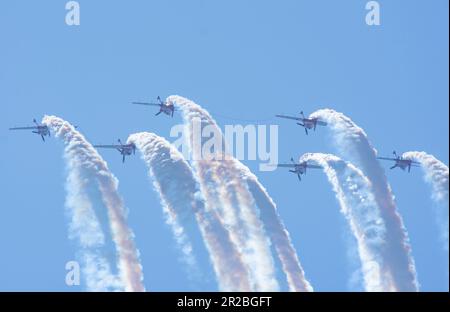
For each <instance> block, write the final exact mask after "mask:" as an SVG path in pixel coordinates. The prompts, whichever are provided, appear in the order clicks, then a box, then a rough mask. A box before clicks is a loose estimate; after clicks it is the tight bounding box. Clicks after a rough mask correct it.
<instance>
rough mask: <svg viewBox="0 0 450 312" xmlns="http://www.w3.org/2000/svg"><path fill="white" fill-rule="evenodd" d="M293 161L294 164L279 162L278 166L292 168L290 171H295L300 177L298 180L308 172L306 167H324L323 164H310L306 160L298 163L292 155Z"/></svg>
mask: <svg viewBox="0 0 450 312" xmlns="http://www.w3.org/2000/svg"><path fill="white" fill-rule="evenodd" d="M291 162H292V164H278V165H277V167H280V168H292V169H290V170H289V172H292V173H295V174H296V175H297V177H298V180H299V181H301V180H302V177H301V175H302V174H306V169H307V168H310V169H322V166H318V165H312V164H308V163H307V162H306V161H302V162H300V163H296V162H295V161H294V158H292V157H291Z"/></svg>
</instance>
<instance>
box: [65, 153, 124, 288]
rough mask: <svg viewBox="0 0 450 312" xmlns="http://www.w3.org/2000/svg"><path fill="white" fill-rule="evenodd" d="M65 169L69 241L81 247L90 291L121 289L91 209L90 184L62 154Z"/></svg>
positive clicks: (87, 285) (71, 161)
mask: <svg viewBox="0 0 450 312" xmlns="http://www.w3.org/2000/svg"><path fill="white" fill-rule="evenodd" d="M65 159H66V163H67V169H68V177H67V180H66V190H67V197H66V202H65V206H66V208H67V210H68V214H69V216H70V219H71V222H70V224H69V238H70V239H72V240H77V241H78V244H79V246H80V251H79V252H78V253H79V257H80V258H81V260H82V262H83V265H82V271H83V274H84V275H85V278H86V289H87V290H89V291H119V290H123V284H122V282H121V281H120V279H119V278H118V277H117V276H116V275H115V274H113V273H112V272H111V265H110V263H109V262H108V260H107V257H106V253H107V252H105V235H104V232H103V229H102V228H101V225H100V223H99V220H98V218H97V216H96V213H95V210H94V208H93V204H92V200H91V198H90V197H89V195H88V194H87V192H86V190H87V188H89V181H88V180H87V179H86V178H85V177H84V176H83V174H82V173H81V171H82V170H81V168H80V167H79V166H77V165H76V163H75V162H74V161H73V159H72V158H71V157H69V156H68V154H67V153H65Z"/></svg>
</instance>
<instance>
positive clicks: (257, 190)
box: [236, 162, 313, 291]
mask: <svg viewBox="0 0 450 312" xmlns="http://www.w3.org/2000/svg"><path fill="white" fill-rule="evenodd" d="M236 166H237V167H238V169H239V170H240V171H241V177H242V179H243V180H244V181H246V183H247V185H248V188H249V190H250V192H251V194H252V196H253V198H254V199H255V202H256V205H257V206H258V208H259V211H260V218H261V220H262V222H263V224H264V227H265V229H266V231H267V234H268V236H269V238H270V240H271V242H272V246H273V247H274V248H275V252H276V254H277V256H278V258H279V259H280V263H281V265H282V268H283V272H284V273H285V274H286V278H287V282H288V286H289V290H290V291H313V288H312V286H311V285H310V283H309V282H308V281H307V280H306V278H305V272H304V271H303V268H302V266H301V265H300V261H299V259H298V256H297V252H296V251H295V248H294V246H293V244H292V242H291V238H290V236H289V232H288V231H287V230H286V228H285V226H284V224H283V221H282V220H281V218H280V215H279V214H278V211H277V207H276V204H275V202H274V201H273V200H272V198H271V197H270V196H269V194H268V193H267V191H266V189H265V188H264V187H263V186H262V185H261V183H260V182H259V181H258V178H257V177H256V176H255V175H254V174H253V173H252V172H251V171H250V170H249V169H248V168H247V167H246V166H244V165H243V164H242V163H240V162H237V164H236Z"/></svg>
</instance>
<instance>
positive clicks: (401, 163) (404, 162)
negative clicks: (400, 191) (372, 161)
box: [377, 151, 420, 172]
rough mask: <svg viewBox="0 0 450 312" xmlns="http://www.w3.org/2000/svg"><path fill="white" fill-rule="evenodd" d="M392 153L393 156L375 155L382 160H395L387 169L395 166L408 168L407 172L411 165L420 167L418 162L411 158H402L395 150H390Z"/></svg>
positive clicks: (403, 168)
mask: <svg viewBox="0 0 450 312" xmlns="http://www.w3.org/2000/svg"><path fill="white" fill-rule="evenodd" d="M392 153H393V154H394V157H395V158H389V157H377V159H382V160H393V161H395V164H394V165H393V166H392V167H390V168H389V169H394V168H396V167H398V168H400V169H402V170H405V169H406V168H408V172H410V171H411V167H420V163H419V162H417V161H414V160H411V159H404V158H403V157H402V156H398V155H397V153H396V152H395V151H393V152H392Z"/></svg>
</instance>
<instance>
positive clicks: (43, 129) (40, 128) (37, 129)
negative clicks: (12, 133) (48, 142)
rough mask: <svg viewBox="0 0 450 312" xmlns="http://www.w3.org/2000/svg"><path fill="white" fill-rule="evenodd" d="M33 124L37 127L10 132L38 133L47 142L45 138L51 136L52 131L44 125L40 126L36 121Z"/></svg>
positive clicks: (19, 128)
mask: <svg viewBox="0 0 450 312" xmlns="http://www.w3.org/2000/svg"><path fill="white" fill-rule="evenodd" d="M33 122H34V123H35V124H36V126H31V127H15V128H9V130H33V131H31V132H33V133H36V134H38V135H40V136H41V138H42V141H44V142H45V138H44V137H45V136H50V129H49V128H48V127H47V125H44V124H38V123H37V121H36V119H33Z"/></svg>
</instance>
